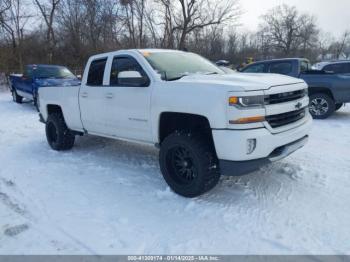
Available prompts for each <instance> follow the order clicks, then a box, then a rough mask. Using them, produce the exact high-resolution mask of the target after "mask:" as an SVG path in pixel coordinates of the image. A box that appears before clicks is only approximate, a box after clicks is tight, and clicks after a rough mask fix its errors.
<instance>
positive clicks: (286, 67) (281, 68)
mask: <svg viewBox="0 0 350 262" xmlns="http://www.w3.org/2000/svg"><path fill="white" fill-rule="evenodd" d="M292 71H293V66H292V63H291V62H281V63H273V64H271V65H270V73H274V74H282V75H288V74H290V73H292Z"/></svg>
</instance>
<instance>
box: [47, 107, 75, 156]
mask: <svg viewBox="0 0 350 262" xmlns="http://www.w3.org/2000/svg"><path fill="white" fill-rule="evenodd" d="M45 131H46V138H47V142H48V143H49V145H50V147H51V148H52V149H53V150H56V151H63V150H69V149H72V147H73V146H74V141H75V136H74V135H73V134H72V133H71V131H70V130H69V129H68V127H67V125H66V123H65V121H64V119H63V116H62V114H59V113H53V114H50V115H49V117H48V119H47V121H46V128H45Z"/></svg>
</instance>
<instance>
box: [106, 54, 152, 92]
mask: <svg viewBox="0 0 350 262" xmlns="http://www.w3.org/2000/svg"><path fill="white" fill-rule="evenodd" d="M125 71H136V72H138V73H139V74H140V75H141V76H142V78H143V79H144V84H145V85H146V84H147V83H148V82H149V79H148V77H147V74H146V73H145V71H144V70H143V69H142V67H141V66H140V64H139V63H138V62H137V61H136V60H135V59H134V58H132V57H115V58H114V59H113V63H112V68H111V76H110V86H130V87H133V86H140V83H139V82H135V83H133V81H132V80H130V81H129V82H128V83H127V84H125V83H121V80H120V79H118V75H119V73H120V72H125Z"/></svg>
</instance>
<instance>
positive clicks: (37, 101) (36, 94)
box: [33, 90, 40, 112]
mask: <svg viewBox="0 0 350 262" xmlns="http://www.w3.org/2000/svg"><path fill="white" fill-rule="evenodd" d="M33 102H34V106H35V109H36V110H37V111H38V112H40V106H39V93H38V90H36V91H35V92H34V98H33Z"/></svg>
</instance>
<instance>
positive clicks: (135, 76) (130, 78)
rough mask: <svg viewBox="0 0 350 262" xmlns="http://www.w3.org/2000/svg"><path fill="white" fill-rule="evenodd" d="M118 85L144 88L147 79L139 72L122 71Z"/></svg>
mask: <svg viewBox="0 0 350 262" xmlns="http://www.w3.org/2000/svg"><path fill="white" fill-rule="evenodd" d="M118 84H119V85H121V86H123V85H125V86H144V85H146V84H147V79H146V78H145V77H143V76H142V75H141V74H140V72H138V71H122V72H120V73H119V74H118Z"/></svg>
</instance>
